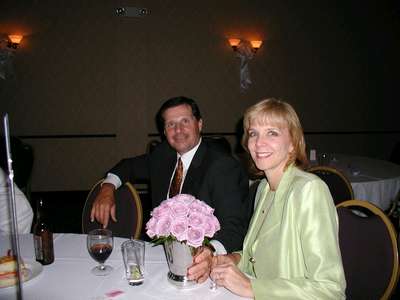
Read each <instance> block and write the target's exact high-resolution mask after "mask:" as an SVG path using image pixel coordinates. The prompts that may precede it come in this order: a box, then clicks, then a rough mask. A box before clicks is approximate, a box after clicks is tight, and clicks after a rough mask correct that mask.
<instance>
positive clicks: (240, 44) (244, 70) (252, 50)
mask: <svg viewBox="0 0 400 300" xmlns="http://www.w3.org/2000/svg"><path fill="white" fill-rule="evenodd" d="M228 41H229V45H230V46H231V47H232V49H233V51H235V52H236V56H237V57H238V58H240V91H241V92H244V91H245V90H247V89H248V88H249V87H250V85H251V84H252V81H251V79H250V69H249V61H250V60H251V59H253V57H254V55H255V54H256V52H257V50H258V49H260V47H261V45H262V43H263V41H261V40H251V41H247V40H241V39H238V38H231V39H228Z"/></svg>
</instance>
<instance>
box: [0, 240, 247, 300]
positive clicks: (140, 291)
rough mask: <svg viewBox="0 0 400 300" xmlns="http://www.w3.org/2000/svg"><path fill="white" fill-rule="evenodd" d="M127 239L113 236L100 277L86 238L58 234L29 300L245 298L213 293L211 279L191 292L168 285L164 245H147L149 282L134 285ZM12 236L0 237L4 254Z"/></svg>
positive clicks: (10, 292) (2, 298)
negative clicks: (125, 255)
mask: <svg viewBox="0 0 400 300" xmlns="http://www.w3.org/2000/svg"><path fill="white" fill-rule="evenodd" d="M125 240H126V239H123V238H114V249H113V252H112V253H111V256H110V258H109V259H108V260H107V261H106V264H109V265H111V266H112V267H113V268H114V270H113V272H112V273H111V274H110V275H108V276H95V275H93V274H92V273H91V272H90V270H91V269H92V268H93V267H94V266H95V265H96V264H97V263H96V262H95V261H94V260H93V259H92V258H91V257H90V255H89V253H88V251H87V249H86V235H83V234H55V235H54V254H55V261H54V263H53V264H51V265H48V266H44V268H43V272H42V273H41V274H39V276H38V277H36V278H34V279H32V280H30V281H28V282H26V283H24V284H23V296H24V299H25V300H33V299H35V300H36V299H40V300H50V299H51V300H54V299H57V300H67V299H68V300H70V299H74V300H79V299H82V300H83V299H85V300H105V299H118V300H123V299H185V300H186V299H190V300H196V299H199V300H202V299H243V298H241V297H238V296H236V295H234V294H232V293H231V292H229V291H228V290H226V289H225V288H222V287H220V288H218V289H217V290H216V291H211V290H210V289H209V286H210V281H209V280H207V281H206V282H205V283H203V284H201V285H198V286H196V287H194V288H193V289H190V290H178V289H177V288H175V287H174V286H172V285H171V284H170V283H169V282H168V281H167V272H168V266H167V263H166V260H165V254H164V250H163V247H162V246H157V247H152V246H151V244H149V243H146V253H145V255H146V257H145V282H144V284H143V285H141V286H136V287H134V286H129V285H128V283H127V281H126V279H125V278H124V267H123V261H122V255H121V244H122V242H123V241H125ZM10 247H11V246H10V240H9V236H8V235H0V253H1V254H3V253H5V252H6V250H7V249H9V248H10ZM20 248H21V255H22V257H23V258H26V259H28V258H33V257H34V250H33V239H32V235H30V234H24V235H21V236H20ZM114 290H120V291H123V292H124V294H121V295H120V296H118V297H114V298H109V297H107V296H105V294H106V293H108V292H110V291H114ZM6 299H7V300H12V299H16V296H15V288H14V287H12V288H6V289H0V300H6Z"/></svg>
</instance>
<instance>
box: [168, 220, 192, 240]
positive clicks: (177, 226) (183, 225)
mask: <svg viewBox="0 0 400 300" xmlns="http://www.w3.org/2000/svg"><path fill="white" fill-rule="evenodd" d="M187 230H188V226H187V221H186V218H178V219H174V220H173V221H172V226H171V233H172V235H173V236H174V237H176V239H177V240H178V241H180V242H182V241H184V240H186V239H187Z"/></svg>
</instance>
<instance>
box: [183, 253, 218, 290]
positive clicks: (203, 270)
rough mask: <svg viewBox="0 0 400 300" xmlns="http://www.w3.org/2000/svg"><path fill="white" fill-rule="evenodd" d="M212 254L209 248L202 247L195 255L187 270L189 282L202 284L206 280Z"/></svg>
mask: <svg viewBox="0 0 400 300" xmlns="http://www.w3.org/2000/svg"><path fill="white" fill-rule="evenodd" d="M212 258H213V253H212V251H211V249H210V248H208V247H202V248H201V249H200V250H199V251H198V252H197V254H196V256H195V257H194V260H193V264H192V265H191V266H190V267H189V269H188V272H187V273H188V278H189V280H196V281H197V282H198V283H202V282H204V281H206V280H207V278H208V275H209V274H210V270H211V263H212Z"/></svg>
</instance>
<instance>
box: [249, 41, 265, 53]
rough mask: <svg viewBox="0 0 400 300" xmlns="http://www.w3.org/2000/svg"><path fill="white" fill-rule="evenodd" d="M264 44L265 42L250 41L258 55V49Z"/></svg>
mask: <svg viewBox="0 0 400 300" xmlns="http://www.w3.org/2000/svg"><path fill="white" fill-rule="evenodd" d="M262 43H263V41H250V44H251V47H252V48H253V52H254V53H256V52H257V50H258V49H260V47H261V45H262Z"/></svg>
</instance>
